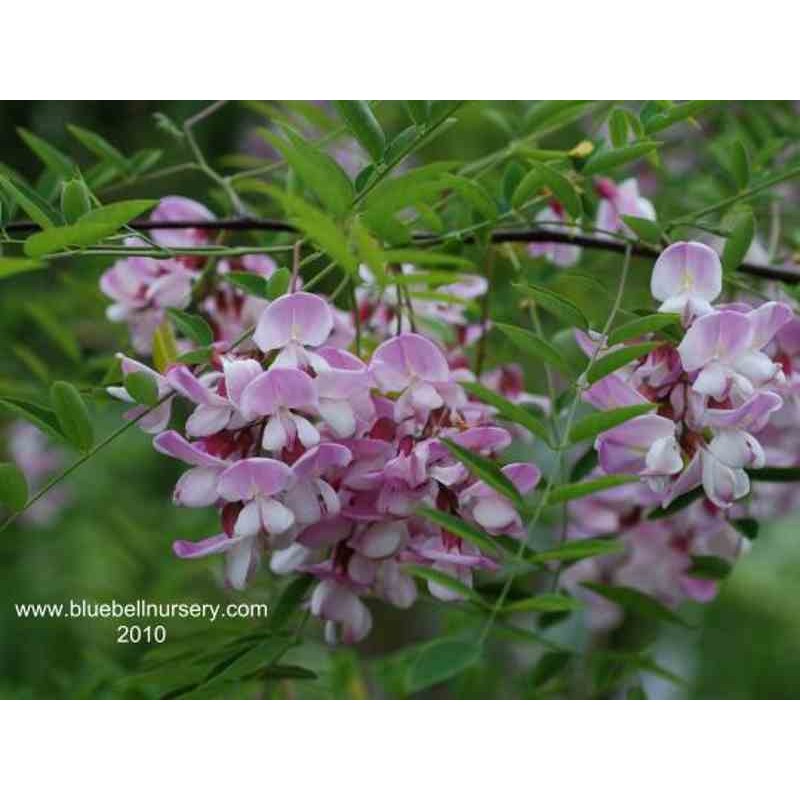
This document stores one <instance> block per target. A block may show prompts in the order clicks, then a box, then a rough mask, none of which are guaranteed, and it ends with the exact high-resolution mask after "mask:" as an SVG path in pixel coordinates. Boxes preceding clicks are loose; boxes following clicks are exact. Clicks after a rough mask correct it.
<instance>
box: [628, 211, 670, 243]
mask: <svg viewBox="0 0 800 800" xmlns="http://www.w3.org/2000/svg"><path fill="white" fill-rule="evenodd" d="M621 216H622V220H623V222H624V223H625V224H626V225H627V226H628V227H629V228H630V229H631V230H632V231H633V232H634V233H635V234H636V235H637V236H638V237H639V238H640V239H641V240H642V241H644V242H650V243H651V244H658V243H659V242H660V241H661V237H662V236H663V235H664V232H663V231H662V230H661V228H660V227H659V225H658V223H657V222H653V220H651V219H646V218H645V217H632V216H630V215H628V214H622V215H621Z"/></svg>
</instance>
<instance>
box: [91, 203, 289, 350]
mask: <svg viewBox="0 0 800 800" xmlns="http://www.w3.org/2000/svg"><path fill="white" fill-rule="evenodd" d="M150 219H151V220H152V221H153V222H171V221H185V220H191V221H192V222H194V221H197V222H202V221H204V220H212V219H214V215H213V214H212V213H211V212H210V211H209V210H208V209H207V208H206V207H205V206H203V205H201V204H200V203H197V202H195V201H194V200H189V199H188V198H186V197H165V198H164V199H163V200H161V202H160V203H159V204H158V206H157V207H156V208H155V210H154V211H153V213H152V214H151V216H150ZM150 239H151V240H152V243H153V244H154V245H156V246H158V247H162V248H165V249H167V250H171V249H179V248H189V247H203V246H205V245H209V244H210V243H211V236H210V235H209V233H208V231H205V230H203V229H201V228H180V229H174V230H173V229H156V230H154V231H152V233H151V234H150ZM125 244H126V245H127V246H128V247H138V248H146V247H148V246H149V243H148V242H147V241H146V240H144V239H141V238H139V237H128V238H127V239H126V240H125ZM205 263H206V259H205V258H203V257H201V256H196V255H181V254H180V253H178V254H176V255H175V256H174V257H172V258H158V259H156V258H150V257H148V256H139V255H132V256H129V257H128V258H123V259H120V260H118V261H117V262H115V263H114V264H113V266H111V267H110V268H109V269H108V270H106V271H105V272H104V273H103V275H102V277H101V278H100V289H101V290H102V292H103V293H104V294H105V295H106V296H107V297H109V298H111V300H112V301H113V303H112V304H111V305H110V306H109V307H108V309H107V312H106V314H107V316H108V318H109V319H110V320H112V321H113V322H127V323H128V326H129V328H130V334H131V343H132V345H133V348H134V350H135V351H136V352H137V353H140V354H143V355H146V354H148V353H150V352H151V351H152V343H153V334H154V333H155V330H156V328H157V327H158V326H159V325H160V324H161V322H162V321H163V320H164V314H165V311H166V309H167V308H178V309H182V308H186V306H188V305H189V302H190V300H191V296H192V288H193V287H194V286H195V284H196V282H197V281H198V279H199V278H200V275H201V272H202V269H203V266H204V265H205ZM276 268H277V267H276V264H275V262H274V261H273V260H272V259H271V258H269V257H268V256H266V255H245V256H242V257H241V258H237V259H221V260H220V261H219V263H218V264H217V266H216V273H217V275H218V276H223V275H226V274H229V273H230V272H233V271H244V272H249V273H252V274H255V275H260V276H262V277H264V278H269V277H270V276H271V275H272V274H273V273H274V272H275V270H276ZM265 305H266V303H265V301H263V300H261V299H260V298H257V297H254V296H252V295H246V294H244V293H243V292H241V291H239V290H238V289H236V288H235V287H234V286H232V285H231V284H225V283H221V282H218V283H217V286H216V287H215V291H214V292H213V293H212V294H211V295H210V296H208V297H207V298H205V299H204V307H203V310H204V311H206V312H207V314H208V318H209V319H210V320H211V321H212V324H213V326H214V328H215V330H214V333H215V338H216V339H217V340H218V341H220V342H222V343H225V342H231V341H233V340H234V339H235V338H236V337H237V336H238V335H239V334H240V333H241V331H242V330H244V329H245V328H247V327H249V326H250V325H252V324H253V323H255V321H256V319H257V318H258V315H259V314H260V312H261V311H262V310H263V308H264V306H265Z"/></svg>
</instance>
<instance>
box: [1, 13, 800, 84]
mask: <svg viewBox="0 0 800 800" xmlns="http://www.w3.org/2000/svg"><path fill="white" fill-rule="evenodd" d="M798 16H800V11H799V10H798V6H797V4H792V3H788V2H786V0H781V2H778V0H760V2H758V3H748V4H741V3H739V4H723V3H718V2H714V3H701V2H697V0H691V2H690V0H672V1H671V2H670V3H663V2H662V3H654V2H650V3H648V2H642V0H607V2H603V3H598V2H590V0H571V2H565V3H561V2H558V0H539V2H533V1H532V0H516V2H514V1H512V0H492V1H491V2H487V1H486V0H482V2H474V0H473V1H472V2H470V0H462V2H460V3H455V2H453V0H404V2H402V3H396V2H394V3H388V2H384V3H381V2H379V0H373V2H367V0H358V1H357V0H337V2H324V1H323V0H313V1H311V2H310V1H309V0H294V2H291V3H276V2H272V3H257V2H255V0H225V2H224V3H221V2H216V3H211V2H207V1H206V2H203V1H202V0H195V2H193V3H187V2H174V3H168V2H164V0H136V2H135V3H133V2H131V3H127V2H124V0H120V1H119V2H116V3H109V2H106V0H103V1H102V2H101V0H92V1H91V2H89V1H88V0H77V2H72V3H62V2H55V1H54V0H47V1H46V2H45V0H29V2H26V3H14V4H10V3H7V4H5V6H4V8H3V34H4V35H3V47H2V51H1V52H2V57H3V65H4V70H3V72H4V80H3V83H2V89H3V91H2V92H1V93H2V94H5V95H7V99H30V98H33V99H53V98H59V99H64V98H70V99H76V98H77V99H115V98H124V99H169V98H175V97H182V98H189V99H202V98H215V97H231V98H242V97H261V98H273V99H286V98H301V99H313V98H322V99H325V98H328V99H330V98H332V97H336V96H344V97H364V98H382V99H392V98H398V97H409V96H412V97H423V98H433V97H452V98H475V97H479V98H495V99H499V98H525V97H534V98H543V99H552V98H586V99H598V98H604V97H611V96H613V97H615V98H619V99H639V98H645V99H646V98H653V97H668V98H680V99H692V98H715V99H733V98H742V97H746V98H753V97H755V98H758V97H761V98H766V97H792V96H793V95H795V96H796V94H797V82H796V78H795V76H796V72H797V66H796V61H797V59H796V32H797V30H798V25H797V21H798Z"/></svg>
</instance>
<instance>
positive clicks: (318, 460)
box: [293, 442, 353, 480]
mask: <svg viewBox="0 0 800 800" xmlns="http://www.w3.org/2000/svg"><path fill="white" fill-rule="evenodd" d="M352 460H353V456H352V454H351V453H350V451H349V450H348V449H347V448H346V447H345V446H344V445H341V444H335V443H333V442H323V443H322V444H320V445H319V446H318V447H315V448H314V449H313V450H309V451H308V452H306V453H303V455H302V456H301V457H300V458H298V459H297V461H296V462H295V464H294V467H293V470H294V474H295V475H296V476H297V477H298V478H300V479H303V480H305V479H308V478H312V477H318V476H320V475H323V474H324V473H325V472H327V471H328V470H329V469H338V468H340V467H346V466H347V465H348V464H349V463H350V462H351V461H352Z"/></svg>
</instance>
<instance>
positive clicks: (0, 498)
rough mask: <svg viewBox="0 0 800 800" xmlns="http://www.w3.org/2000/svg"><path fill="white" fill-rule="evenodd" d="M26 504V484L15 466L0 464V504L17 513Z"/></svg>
mask: <svg viewBox="0 0 800 800" xmlns="http://www.w3.org/2000/svg"><path fill="white" fill-rule="evenodd" d="M27 502H28V482H27V481H26V480H25V475H23V473H22V471H21V470H20V469H19V467H17V465H16V464H11V463H7V464H0V503H2V504H3V505H4V506H7V507H8V508H9V509H10V510H11V511H13V512H14V513H17V512H19V511H22V509H23V508H25V504H26V503H27Z"/></svg>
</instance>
